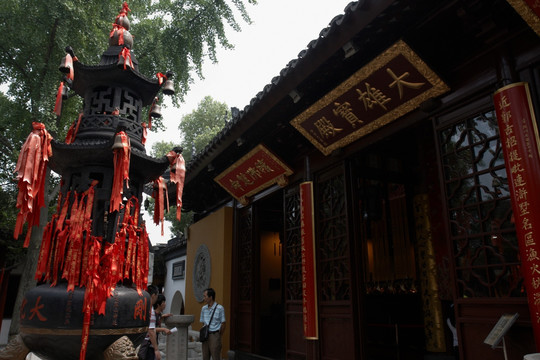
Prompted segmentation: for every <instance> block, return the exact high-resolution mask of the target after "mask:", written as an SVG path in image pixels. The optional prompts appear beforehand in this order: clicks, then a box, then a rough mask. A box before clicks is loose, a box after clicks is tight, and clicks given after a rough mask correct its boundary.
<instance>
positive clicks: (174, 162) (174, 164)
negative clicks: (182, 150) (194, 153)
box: [167, 151, 186, 221]
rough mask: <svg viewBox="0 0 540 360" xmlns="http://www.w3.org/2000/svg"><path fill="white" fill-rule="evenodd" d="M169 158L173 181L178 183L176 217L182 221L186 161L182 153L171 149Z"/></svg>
mask: <svg viewBox="0 0 540 360" xmlns="http://www.w3.org/2000/svg"><path fill="white" fill-rule="evenodd" d="M167 158H168V159H169V164H170V165H171V182H173V183H175V184H176V219H178V221H180V218H181V217H182V194H183V192H184V180H185V178H186V162H185V160H184V157H183V156H182V154H178V153H176V152H174V151H169V153H168V154H167Z"/></svg>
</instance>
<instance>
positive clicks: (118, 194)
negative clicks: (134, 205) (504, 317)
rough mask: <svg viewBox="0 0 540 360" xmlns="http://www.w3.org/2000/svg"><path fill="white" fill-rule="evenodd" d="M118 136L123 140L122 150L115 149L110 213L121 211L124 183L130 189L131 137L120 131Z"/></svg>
mask: <svg viewBox="0 0 540 360" xmlns="http://www.w3.org/2000/svg"><path fill="white" fill-rule="evenodd" d="M116 136H120V138H121V139H122V148H119V149H114V150H113V151H114V178H113V186H112V190H111V200H110V207H109V212H113V211H118V210H120V204H121V203H122V195H123V193H124V182H125V184H126V187H127V188H129V162H130V158H131V146H130V141H129V137H128V136H127V135H126V133H125V132H123V131H120V132H119V133H118V134H116Z"/></svg>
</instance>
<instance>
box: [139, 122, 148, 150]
mask: <svg viewBox="0 0 540 360" xmlns="http://www.w3.org/2000/svg"><path fill="white" fill-rule="evenodd" d="M141 126H142V128H143V129H142V138H141V143H142V144H143V145H144V144H146V138H147V137H148V124H146V123H142V124H141Z"/></svg>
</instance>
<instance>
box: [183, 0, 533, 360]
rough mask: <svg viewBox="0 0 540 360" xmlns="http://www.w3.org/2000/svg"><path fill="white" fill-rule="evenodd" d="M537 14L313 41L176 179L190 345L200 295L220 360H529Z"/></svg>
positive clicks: (441, 8)
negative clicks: (218, 328) (220, 345)
mask: <svg viewBox="0 0 540 360" xmlns="http://www.w3.org/2000/svg"><path fill="white" fill-rule="evenodd" d="M284 11H285V10H284ZM539 14H540V10H539V9H538V5H535V4H534V2H533V1H526V0H474V1H458V0H449V1H434V0H407V1H405V0H361V1H356V2H351V3H350V4H349V5H348V6H347V7H346V8H345V9H344V12H343V13H342V14H337V16H335V17H334V18H333V19H331V21H330V22H329V25H328V27H326V28H324V29H322V30H321V32H320V33H319V34H318V36H317V34H314V37H315V39H314V40H313V41H311V42H310V43H309V44H307V47H306V48H305V49H303V50H301V52H300V53H299V54H298V57H297V58H296V59H293V60H291V61H290V62H289V63H288V64H287V66H286V67H285V68H283V69H282V70H281V71H280V73H279V74H276V76H275V77H274V78H273V79H271V81H270V83H269V84H268V85H266V86H265V87H264V89H263V90H262V91H261V92H259V93H258V94H256V96H255V97H253V99H252V100H251V102H250V103H249V104H248V105H247V106H245V108H243V109H242V110H240V111H239V112H238V113H236V114H233V118H232V120H231V121H230V122H228V123H227V125H226V127H225V128H224V129H223V130H222V131H221V132H220V133H219V134H218V135H217V136H216V137H215V138H214V139H213V140H212V142H211V143H210V144H209V145H208V146H207V147H206V148H205V150H204V151H203V152H201V153H199V154H198V155H196V156H195V157H194V159H193V160H192V161H191V162H190V163H189V164H187V171H186V180H185V188H184V197H183V208H184V210H186V211H193V212H194V213H195V222H194V224H193V225H191V226H190V228H189V230H188V231H187V232H186V234H185V235H186V238H187V240H186V243H187V250H186V263H185V313H186V314H196V316H195V323H194V324H193V328H194V329H198V328H199V327H200V326H201V324H199V323H198V314H199V313H200V309H201V306H202V292H203V291H204V289H206V288H207V287H212V288H214V289H215V290H216V294H217V297H216V301H217V302H218V303H220V304H222V305H224V306H225V309H226V315H227V331H226V333H225V335H224V338H223V342H224V349H223V356H227V352H228V351H232V352H234V354H235V359H251V358H258V357H257V356H259V357H260V356H262V357H266V358H271V359H315V360H319V359H377V360H380V359H447V358H452V356H453V355H454V354H453V353H454V351H457V352H458V354H459V358H460V359H467V360H468V359H480V358H481V359H484V360H489V359H502V358H504V356H505V355H504V353H506V355H507V358H508V359H512V360H518V359H523V357H524V355H526V354H530V353H535V352H540V343H539V340H538V339H539V338H540V308H539V306H540V300H539V299H540V292H536V290H537V288H538V287H539V286H540V277H536V273H537V272H538V274H540V268H539V263H537V261H540V259H538V256H536V254H538V251H539V250H540V249H539V248H538V247H539V246H540V243H538V242H537V241H536V240H535V237H534V232H535V231H536V230H535V223H536V222H537V220H536V219H537V218H538V217H540V213H538V212H535V211H534V210H535V209H534V208H532V206H533V205H532V204H533V203H534V202H535V201H536V200H532V201H530V200H531V199H533V198H534V197H537V196H538V193H536V192H535V191H536V189H535V186H536V185H534V184H533V183H534V181H526V180H524V179H528V178H527V177H526V176H529V178H530V176H531V174H532V175H534V174H536V173H535V171H538V170H537V169H535V165H536V166H538V164H539V163H538V162H536V160H538V144H539V139H538V132H537V123H536V118H535V116H534V114H535V113H536V112H538V109H539V106H540V101H539V96H538V95H539V90H540V88H539V86H540V72H539V70H540V66H539V65H540V37H539V35H540V19H539V17H538V15H539ZM276 26H279V23H276ZM234 86H241V84H236V85H232V88H231V91H234ZM518 90H523V91H524V92H523V94H524V95H523V96H521V97H513V96H514V95H515V94H514V92H515V91H518ZM516 96H517V95H516ZM518 100H519V101H518ZM520 101H522V102H521V103H520ZM519 104H525V105H519ZM527 104H528V106H527ZM526 110H530V111H529V112H526ZM522 112H523V114H522ZM525 151H528V152H525ZM529 204H531V205H530V206H531V207H530V208H529V207H528V206H529ZM516 209H517V211H516ZM182 271H183V269H182ZM449 324H453V325H454V326H455V329H456V335H457V347H456V350H454V343H453V336H452V331H451V327H450V326H449ZM497 324H498V325H500V326H496V325H497ZM504 325H506V326H504ZM535 344H536V345H535Z"/></svg>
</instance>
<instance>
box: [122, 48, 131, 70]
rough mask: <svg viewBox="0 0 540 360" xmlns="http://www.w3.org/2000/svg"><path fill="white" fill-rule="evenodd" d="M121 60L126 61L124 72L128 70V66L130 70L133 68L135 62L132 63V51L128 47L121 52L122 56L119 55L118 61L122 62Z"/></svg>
mask: <svg viewBox="0 0 540 360" xmlns="http://www.w3.org/2000/svg"><path fill="white" fill-rule="evenodd" d="M121 58H123V59H124V63H123V64H124V70H126V67H128V66H129V67H130V68H133V61H131V51H130V50H129V49H128V48H127V47H124V48H122V51H121V52H120V54H118V61H120V59H121Z"/></svg>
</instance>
